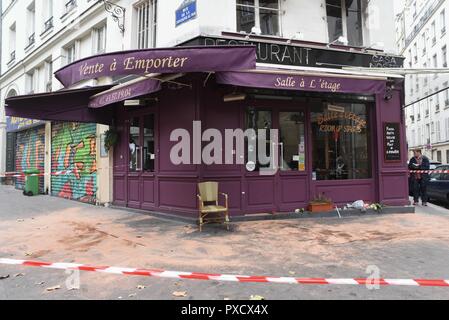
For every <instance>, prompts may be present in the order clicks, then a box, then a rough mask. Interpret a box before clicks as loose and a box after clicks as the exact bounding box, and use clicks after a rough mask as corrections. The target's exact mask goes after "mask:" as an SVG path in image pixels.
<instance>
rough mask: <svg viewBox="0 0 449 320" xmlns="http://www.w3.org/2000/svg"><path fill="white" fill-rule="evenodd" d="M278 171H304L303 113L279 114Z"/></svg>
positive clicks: (287, 112)
mask: <svg viewBox="0 0 449 320" xmlns="http://www.w3.org/2000/svg"><path fill="white" fill-rule="evenodd" d="M279 131H280V132H279V133H280V153H281V154H280V166H279V167H280V171H281V172H284V173H286V172H290V173H297V172H305V171H306V137H305V119H304V112H303V111H286V112H280V113H279Z"/></svg>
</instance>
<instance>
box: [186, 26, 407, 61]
mask: <svg viewBox="0 0 449 320" xmlns="http://www.w3.org/2000/svg"><path fill="white" fill-rule="evenodd" d="M181 45H182V46H208V47H210V46H224V45H226V46H242V45H254V46H256V54H257V62H259V63H267V64H278V65H288V66H305V67H317V68H339V69H341V68H343V67H365V68H402V67H403V65H404V57H401V56H395V55H388V54H384V53H382V52H377V53H372V52H371V53H365V52H361V51H346V50H335V49H332V48H326V46H322V47H319V46H317V45H315V46H307V45H298V44H283V43H276V42H274V41H268V40H265V41H264V40H247V39H246V38H245V35H243V36H242V35H240V34H232V37H231V36H229V37H209V36H200V37H196V38H194V39H192V40H189V41H187V42H185V43H183V44H181Z"/></svg>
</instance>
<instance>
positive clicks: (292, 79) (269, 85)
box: [216, 70, 386, 95]
mask: <svg viewBox="0 0 449 320" xmlns="http://www.w3.org/2000/svg"><path fill="white" fill-rule="evenodd" d="M216 77H217V82H218V83H221V84H230V85H236V86H244V87H255V88H266V89H283V90H298V91H318V92H330V93H358V94H365V95H368V94H378V93H382V92H385V88H386V84H385V81H379V80H378V81H376V80H366V79H349V78H338V77H317V76H299V75H284V74H277V73H264V72H263V70H261V72H220V73H217V75H216Z"/></svg>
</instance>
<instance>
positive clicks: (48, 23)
mask: <svg viewBox="0 0 449 320" xmlns="http://www.w3.org/2000/svg"><path fill="white" fill-rule="evenodd" d="M51 28H53V17H51V18H50V19H48V20H47V21H45V22H44V32H42V33H45V32H47V31H48V30H50V29H51Z"/></svg>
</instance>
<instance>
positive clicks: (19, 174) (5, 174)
mask: <svg viewBox="0 0 449 320" xmlns="http://www.w3.org/2000/svg"><path fill="white" fill-rule="evenodd" d="M124 167H128V165H117V166H110V167H104V168H101V167H98V168H95V171H99V170H110V169H117V168H124ZM83 171H84V169H83V168H77V169H73V170H60V171H55V172H49V173H46V172H39V173H33V174H27V173H25V172H21V171H14V172H3V173H0V178H24V177H44V176H60V175H67V174H72V173H74V174H76V173H77V172H83Z"/></svg>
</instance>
